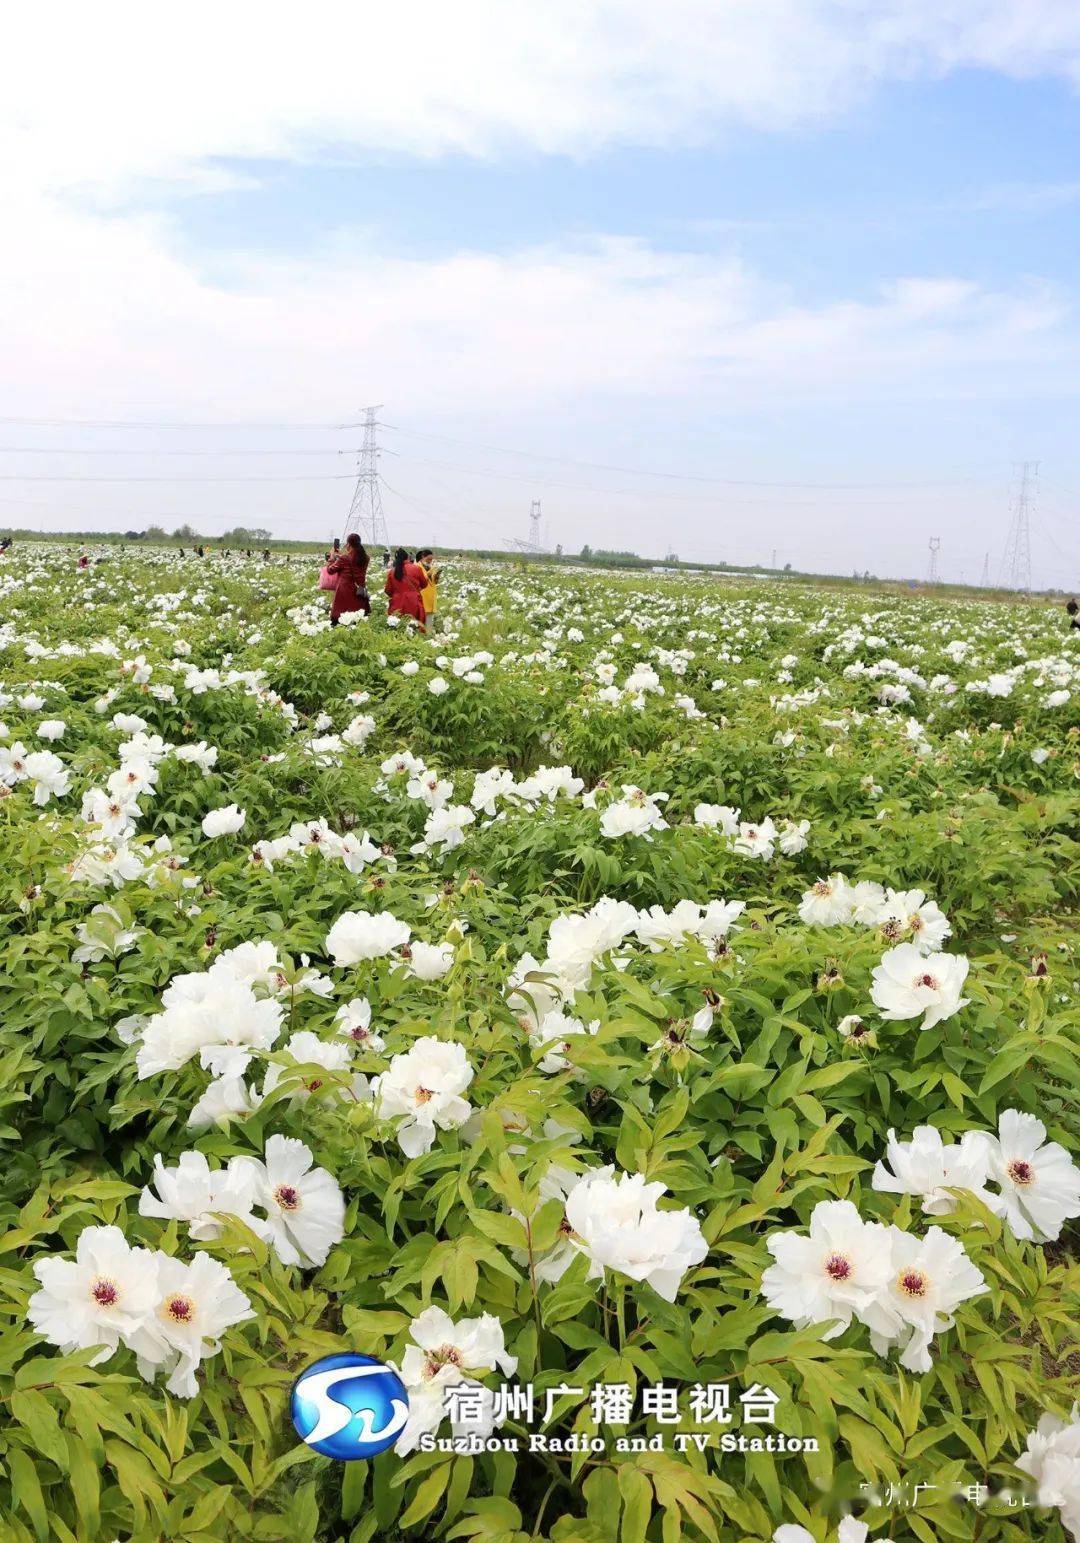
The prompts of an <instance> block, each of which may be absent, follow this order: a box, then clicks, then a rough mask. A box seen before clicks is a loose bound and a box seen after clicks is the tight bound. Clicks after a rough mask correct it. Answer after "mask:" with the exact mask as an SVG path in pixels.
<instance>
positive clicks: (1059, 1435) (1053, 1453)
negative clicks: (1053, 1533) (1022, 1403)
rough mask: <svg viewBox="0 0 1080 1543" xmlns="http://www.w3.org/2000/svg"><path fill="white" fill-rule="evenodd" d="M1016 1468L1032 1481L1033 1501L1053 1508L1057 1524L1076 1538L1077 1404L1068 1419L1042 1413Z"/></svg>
mask: <svg viewBox="0 0 1080 1543" xmlns="http://www.w3.org/2000/svg"><path fill="white" fill-rule="evenodd" d="M1016 1466H1017V1467H1018V1468H1019V1469H1020V1471H1021V1472H1022V1473H1026V1474H1028V1475H1029V1476H1030V1477H1031V1478H1032V1479H1034V1480H1035V1499H1036V1502H1037V1503H1038V1504H1039V1505H1041V1506H1056V1507H1057V1509H1058V1510H1059V1512H1060V1513H1061V1525H1062V1526H1063V1527H1064V1528H1065V1530H1066V1531H1067V1532H1068V1534H1069V1535H1070V1537H1072V1538H1075V1539H1080V1404H1074V1405H1073V1407H1072V1415H1071V1418H1070V1419H1068V1420H1062V1419H1060V1418H1059V1416H1057V1415H1055V1414H1044V1415H1043V1417H1042V1419H1041V1420H1040V1421H1039V1423H1038V1425H1037V1426H1036V1427H1035V1429H1034V1430H1033V1431H1032V1432H1031V1434H1030V1435H1029V1436H1028V1440H1027V1446H1026V1448H1025V1449H1024V1451H1023V1453H1022V1455H1021V1456H1020V1457H1018V1458H1017V1460H1016Z"/></svg>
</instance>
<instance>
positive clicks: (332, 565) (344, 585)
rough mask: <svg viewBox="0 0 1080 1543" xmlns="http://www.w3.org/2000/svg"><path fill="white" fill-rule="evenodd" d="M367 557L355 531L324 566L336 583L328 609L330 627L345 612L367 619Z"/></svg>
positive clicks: (368, 614)
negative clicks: (343, 547)
mask: <svg viewBox="0 0 1080 1543" xmlns="http://www.w3.org/2000/svg"><path fill="white" fill-rule="evenodd" d="M368 560H369V559H368V554H367V552H366V551H365V550H364V544H363V542H362V541H361V540H360V537H359V536H358V535H357V534H356V532H355V531H353V532H352V533H351V535H348V536H346V537H345V550H344V551H341V552H338V553H336V554H335V555H334V556H333V557H331V559H330V561H329V562H328V563H327V565H326V570H327V572H328V573H329V574H331V575H332V576H333V577H334V578H335V580H336V583H335V585H334V602H333V604H332V605H331V607H330V625H331V627H336V626H337V624H338V622H339V620H340V619H341V617H342V616H343V615H344V614H345V612H346V611H363V613H364V615H365V616H370V615H371V600H370V599H369V598H368V592H367V571H368Z"/></svg>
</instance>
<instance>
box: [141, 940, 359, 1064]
mask: <svg viewBox="0 0 1080 1543" xmlns="http://www.w3.org/2000/svg"><path fill="white" fill-rule="evenodd" d="M307 964H308V961H307V958H306V957H303V958H302V960H301V968H300V970H299V971H297V970H296V969H294V968H290V967H286V966H285V964H284V963H283V962H282V960H281V959H279V957H278V953H277V949H276V948H275V947H274V945H273V943H269V942H263V943H241V944H240V945H239V946H238V947H236V948H230V949H227V950H225V952H224V953H221V954H219V955H218V957H217V958H216V959H215V960H214V962H213V964H212V965H211V966H210V968H209V969H208V970H197V971H192V972H190V973H188V974H184V975H175V976H174V977H173V979H172V980H171V981H170V982H169V984H168V986H166V988H165V990H164V992H163V993H162V997H161V1007H162V1010H161V1012H160V1013H156V1014H154V1015H153V1016H151V1017H149V1018H145V1019H142V1020H140V1021H138V1022H137V1023H135V1024H131V1025H129V1027H130V1029H131V1040H132V1042H135V1041H137V1042H138V1049H137V1051H136V1057H135V1061H136V1066H137V1068H138V1073H139V1077H140V1078H144V1077H152V1076H155V1075H156V1074H157V1073H159V1072H163V1071H178V1070H179V1069H180V1067H181V1066H184V1065H186V1064H187V1062H188V1061H191V1060H193V1059H194V1058H195V1057H196V1056H198V1058H199V1061H200V1063H201V1065H202V1066H203V1068H204V1069H205V1070H207V1071H210V1072H212V1073H213V1074H214V1075H215V1076H217V1077H239V1076H243V1074H244V1072H245V1071H246V1070H247V1067H248V1064H249V1063H250V1061H251V1058H252V1056H253V1055H255V1054H257V1053H263V1054H265V1053H268V1052H269V1051H270V1050H272V1049H273V1046H274V1044H275V1043H276V1041H277V1038H278V1036H279V1034H280V1033H281V1026H282V1015H283V1005H282V1001H283V999H284V998H287V997H292V996H293V995H294V994H296V993H303V992H305V991H308V992H313V993H314V994H315V995H317V996H328V995H330V993H331V992H332V991H333V985H332V983H331V982H330V981H329V980H328V978H327V977H326V976H324V975H320V974H319V973H318V971H316V970H312V969H309V968H308V967H307Z"/></svg>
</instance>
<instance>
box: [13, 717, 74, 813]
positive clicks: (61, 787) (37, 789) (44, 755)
mask: <svg viewBox="0 0 1080 1543" xmlns="http://www.w3.org/2000/svg"><path fill="white" fill-rule="evenodd" d="M42 728H44V724H43V725H42ZM44 737H45V738H48V737H49V736H48V735H45V736H44ZM54 737H58V736H54ZM21 782H29V783H31V784H32V785H33V789H34V791H33V800H34V803H35V804H37V805H38V807H39V808H44V806H45V805H46V804H48V803H50V802H51V800H52V799H54V798H63V797H64V795H65V794H66V793H70V791H71V773H70V772H69V771H68V769H67V767H66V766H65V765H64V763H63V761H62V760H61V759H60V757H59V756H58V755H57V754H56V753H55V751H53V750H27V748H26V746H25V745H24V744H23V742H22V741H21V740H18V739H17V740H15V741H14V743H13V744H10V745H0V792H2V793H3V794H4V795H6V794H8V793H10V792H11V791H12V789H13V788H16V787H18V785H19V783H21Z"/></svg>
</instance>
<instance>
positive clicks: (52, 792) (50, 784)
mask: <svg viewBox="0 0 1080 1543" xmlns="http://www.w3.org/2000/svg"><path fill="white" fill-rule="evenodd" d="M23 774H24V776H26V777H27V778H28V779H29V780H30V781H31V782H32V783H33V784H34V803H35V804H38V805H39V806H41V807H44V805H45V804H47V803H48V802H49V801H50V799H53V798H63V796H64V794H65V793H69V792H70V791H71V773H70V772H69V771H68V770H67V768H66V766H65V765H64V763H63V761H61V759H60V757H59V756H58V755H54V754H53V752H52V751H51V750H34V751H32V752H31V753H30V754H29V755H28V756H27V757H26V760H25V762H24V766H23Z"/></svg>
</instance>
